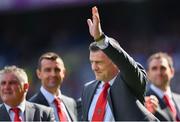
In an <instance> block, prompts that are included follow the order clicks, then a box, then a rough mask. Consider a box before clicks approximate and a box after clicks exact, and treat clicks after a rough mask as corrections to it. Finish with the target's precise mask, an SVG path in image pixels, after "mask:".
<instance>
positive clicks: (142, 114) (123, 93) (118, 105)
mask: <svg viewBox="0 0 180 122" xmlns="http://www.w3.org/2000/svg"><path fill="white" fill-rule="evenodd" d="M103 52H104V53H105V54H106V55H107V56H108V57H109V58H110V59H111V60H112V61H113V62H114V63H115V64H116V65H117V66H118V67H119V69H120V73H119V74H118V76H117V78H116V79H115V81H114V83H113V85H112V86H111V87H110V91H109V94H108V102H109V105H110V108H111V110H112V113H113V115H114V118H115V121H131V120H136V121H138V120H141V121H143V120H156V117H154V115H152V114H151V113H150V112H148V111H147V109H146V108H145V107H144V106H143V104H142V103H143V102H144V92H145V85H146V81H147V78H146V73H145V70H144V69H143V67H142V66H141V65H139V64H138V63H136V62H135V61H134V60H133V59H132V58H131V57H130V56H129V55H128V54H127V53H126V52H125V51H124V50H123V49H122V48H121V47H120V45H119V44H118V43H117V42H116V41H115V40H113V39H110V40H109V46H108V47H107V48H105V49H104V50H103ZM99 82H100V81H96V80H94V81H91V82H89V83H87V84H85V87H84V91H83V95H82V114H83V120H88V112H89V108H90V105H91V101H92V99H93V96H94V93H95V91H96V88H97V86H98V84H99Z"/></svg>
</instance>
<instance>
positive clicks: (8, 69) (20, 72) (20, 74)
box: [0, 65, 28, 83]
mask: <svg viewBox="0 0 180 122" xmlns="http://www.w3.org/2000/svg"><path fill="white" fill-rule="evenodd" d="M6 73H13V74H14V75H15V76H16V77H17V78H18V80H19V81H20V82H21V83H28V76H27V74H26V72H25V71H24V69H22V68H19V67H17V66H15V65H12V66H5V67H4V69H2V70H0V82H1V81H2V77H3V75H4V74H6Z"/></svg>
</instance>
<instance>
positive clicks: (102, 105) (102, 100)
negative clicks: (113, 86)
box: [92, 83, 110, 121]
mask: <svg viewBox="0 0 180 122" xmlns="http://www.w3.org/2000/svg"><path fill="white" fill-rule="evenodd" d="M109 87H110V85H109V83H105V84H104V88H103V90H102V92H101V93H100V95H99V98H98V100H97V103H96V106H95V109H94V113H93V117H92V121H103V120H104V115H105V109H106V104H107V94H108V88H109Z"/></svg>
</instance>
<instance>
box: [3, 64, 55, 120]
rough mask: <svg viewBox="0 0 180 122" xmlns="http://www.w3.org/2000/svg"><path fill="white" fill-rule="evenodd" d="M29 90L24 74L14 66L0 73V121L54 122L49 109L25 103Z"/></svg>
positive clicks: (51, 111)
mask: <svg viewBox="0 0 180 122" xmlns="http://www.w3.org/2000/svg"><path fill="white" fill-rule="evenodd" d="M28 89H29V84H28V77H27V74H26V72H25V71H24V70H23V69H21V68H18V67H16V66H8V67H5V68H4V69H2V70H1V71H0V96H1V99H2V101H3V104H0V121H14V122H15V121H16V122H22V121H54V120H55V118H54V114H53V110H52V108H50V107H46V106H43V105H38V104H35V103H31V102H28V101H26V94H27V91H28Z"/></svg>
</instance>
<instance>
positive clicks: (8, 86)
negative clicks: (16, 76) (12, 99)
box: [1, 83, 10, 89]
mask: <svg viewBox="0 0 180 122" xmlns="http://www.w3.org/2000/svg"><path fill="white" fill-rule="evenodd" d="M1 86H2V85H1ZM2 87H3V88H4V89H9V88H10V84H9V83H4V84H3V86H2Z"/></svg>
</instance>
